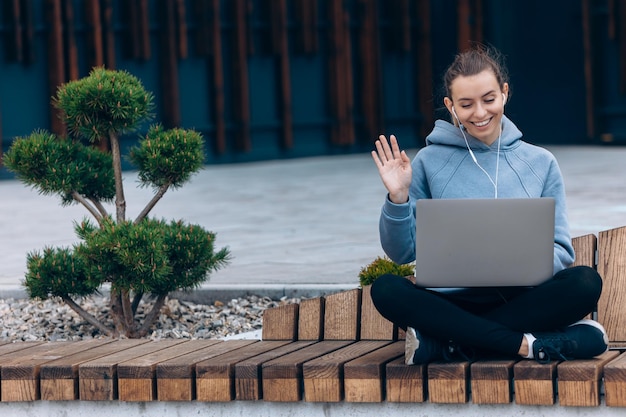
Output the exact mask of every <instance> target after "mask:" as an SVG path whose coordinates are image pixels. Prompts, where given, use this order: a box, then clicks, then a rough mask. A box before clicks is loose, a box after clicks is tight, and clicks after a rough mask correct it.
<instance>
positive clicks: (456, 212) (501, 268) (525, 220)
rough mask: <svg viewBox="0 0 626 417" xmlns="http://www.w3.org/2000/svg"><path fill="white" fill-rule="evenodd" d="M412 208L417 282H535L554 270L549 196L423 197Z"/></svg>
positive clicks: (430, 284) (476, 284) (437, 284)
mask: <svg viewBox="0 0 626 417" xmlns="http://www.w3.org/2000/svg"><path fill="white" fill-rule="evenodd" d="M416 213H417V215H416V219H417V221H416V223H417V227H416V234H415V246H416V248H415V249H416V263H415V280H416V283H417V285H420V286H423V287H433V288H436V287H455V288H456V287H504V286H535V285H538V284H540V283H542V282H544V281H546V280H547V279H549V278H551V277H552V275H553V257H554V199H553V198H520V199H517V198H502V199H422V200H418V201H417V204H416Z"/></svg>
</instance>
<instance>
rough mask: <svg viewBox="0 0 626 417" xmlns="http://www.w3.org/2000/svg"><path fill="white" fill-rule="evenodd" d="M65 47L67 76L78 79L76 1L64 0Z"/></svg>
mask: <svg viewBox="0 0 626 417" xmlns="http://www.w3.org/2000/svg"><path fill="white" fill-rule="evenodd" d="M63 23H64V34H65V36H64V38H63V43H64V48H65V51H66V53H65V56H66V61H67V77H68V79H69V80H78V78H79V77H80V72H79V68H78V47H77V46H76V27H75V16H74V2H73V1H72V0H63Z"/></svg>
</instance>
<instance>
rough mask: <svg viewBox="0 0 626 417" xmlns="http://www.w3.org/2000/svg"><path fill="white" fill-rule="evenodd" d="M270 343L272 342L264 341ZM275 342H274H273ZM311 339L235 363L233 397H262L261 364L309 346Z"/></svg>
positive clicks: (252, 398) (253, 398) (241, 398)
mask: <svg viewBox="0 0 626 417" xmlns="http://www.w3.org/2000/svg"><path fill="white" fill-rule="evenodd" d="M266 343H272V342H266ZM275 343H276V342H275ZM313 343H314V342H312V341H301V342H292V343H288V344H286V345H283V346H281V347H279V348H276V349H272V350H270V351H268V352H265V353H263V354H261V355H258V356H255V357H253V358H250V359H247V360H244V361H241V362H239V363H237V364H235V398H236V399H237V400H260V399H262V398H263V375H262V366H263V364H264V363H265V362H269V361H271V360H272V359H276V358H279V357H281V356H284V355H287V354H289V353H291V352H294V351H296V350H299V349H302V348H305V347H307V346H311V345H312V344H313Z"/></svg>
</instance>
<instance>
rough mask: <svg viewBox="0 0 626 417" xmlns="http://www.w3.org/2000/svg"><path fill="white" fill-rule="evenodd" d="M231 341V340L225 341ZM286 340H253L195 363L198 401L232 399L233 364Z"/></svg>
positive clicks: (283, 343) (233, 387) (234, 393)
mask: <svg viewBox="0 0 626 417" xmlns="http://www.w3.org/2000/svg"><path fill="white" fill-rule="evenodd" d="M225 343H232V342H225ZM288 343H289V342H287V341H273V342H265V341H261V342H259V341H254V343H252V344H248V345H245V346H242V347H240V348H237V349H230V350H229V351H228V352H227V353H225V354H223V355H219V356H217V357H214V358H211V359H207V360H205V361H202V362H199V363H197V364H196V398H197V400H198V401H214V402H215V401H232V400H234V399H235V398H236V392H235V365H236V364H237V363H239V362H242V361H245V360H246V359H249V358H252V357H255V356H258V355H261V354H264V353H267V351H268V350H272V349H276V348H279V347H282V346H285V345H287V344H288Z"/></svg>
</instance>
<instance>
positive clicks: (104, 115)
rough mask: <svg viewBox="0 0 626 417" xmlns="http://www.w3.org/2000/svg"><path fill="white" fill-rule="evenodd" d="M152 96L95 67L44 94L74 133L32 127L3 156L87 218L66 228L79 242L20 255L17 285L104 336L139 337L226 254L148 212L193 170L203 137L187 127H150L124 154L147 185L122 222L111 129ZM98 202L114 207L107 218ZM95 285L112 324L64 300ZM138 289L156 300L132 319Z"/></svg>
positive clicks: (145, 108) (143, 112) (120, 74)
mask: <svg viewBox="0 0 626 417" xmlns="http://www.w3.org/2000/svg"><path fill="white" fill-rule="evenodd" d="M152 100H153V98H152V95H151V94H150V93H148V92H146V91H145V90H144V88H143V86H142V85H141V83H140V82H139V80H138V79H137V78H135V77H134V76H132V75H130V74H129V73H127V72H124V71H109V70H105V69H104V68H95V69H93V71H92V72H91V73H90V74H89V76H87V77H85V78H82V79H80V80H77V81H72V82H69V83H67V84H64V85H63V86H61V87H60V88H59V89H58V92H57V97H56V98H55V99H54V100H53V101H54V104H55V105H56V106H57V107H58V108H59V109H61V110H62V111H63V117H64V121H65V122H66V123H67V126H68V130H69V132H70V133H71V134H72V136H73V137H74V139H70V138H58V137H56V136H55V135H54V134H51V133H48V132H45V131H35V132H33V133H32V134H31V135H30V136H29V137H26V138H18V139H17V140H15V141H14V142H13V144H12V146H11V148H10V149H9V151H8V152H7V153H6V154H5V158H4V161H5V164H6V166H7V167H8V168H9V169H10V170H12V171H14V172H15V173H16V174H17V175H18V177H19V178H20V179H21V180H22V181H23V182H25V183H26V184H28V185H30V186H33V187H34V188H36V189H38V190H39V191H40V192H41V193H42V194H59V195H61V197H62V199H63V203H64V204H69V203H71V202H79V203H80V204H82V205H83V206H84V207H85V208H86V209H87V210H88V211H89V212H90V213H91V215H92V216H93V217H94V218H95V220H96V221H97V224H96V223H91V222H89V221H88V220H84V221H82V222H81V223H80V224H76V225H75V232H76V234H77V235H78V237H79V238H80V240H81V242H80V243H78V244H75V245H74V246H73V248H46V249H44V250H43V252H41V253H40V252H33V253H30V254H28V261H27V264H28V265H27V267H28V272H27V274H26V277H25V280H24V285H25V286H26V288H27V291H28V292H29V295H30V296H31V297H33V298H42V299H45V298H49V297H61V298H62V299H63V300H64V301H65V302H66V303H67V304H68V305H69V306H70V307H71V308H72V309H74V310H75V311H76V312H77V313H78V314H79V315H81V316H82V317H83V318H85V319H86V320H87V321H88V322H89V323H91V324H93V325H94V326H96V327H97V328H98V329H99V330H100V331H102V332H103V333H105V334H109V335H119V334H120V333H121V334H124V335H126V336H128V337H141V336H142V335H145V333H146V332H147V330H148V328H149V326H150V325H151V324H152V323H153V322H154V320H155V319H156V317H158V313H159V311H160V309H161V306H162V305H163V303H164V301H165V296H166V295H167V294H168V293H169V292H171V291H175V290H188V289H193V288H195V287H198V286H199V285H200V284H201V283H202V282H203V281H205V280H206V279H207V278H208V275H209V273H210V272H212V271H215V270H217V269H219V268H221V267H223V266H225V265H226V264H227V263H228V261H229V259H230V252H229V250H228V248H222V249H220V250H217V251H216V249H215V247H214V243H215V234H214V233H212V232H209V231H206V230H205V229H203V228H202V227H201V226H198V225H190V224H186V223H184V222H182V221H171V222H166V221H164V220H155V219H151V218H149V217H148V214H149V213H150V210H151V209H152V208H153V207H154V205H155V204H156V203H157V202H158V201H159V199H160V198H162V196H163V194H164V193H165V192H166V191H167V189H168V188H169V187H174V188H176V187H180V186H182V184H183V183H185V182H186V181H188V180H189V178H190V177H191V175H192V174H193V173H195V172H197V171H198V170H200V169H201V167H202V164H203V161H204V149H203V147H204V142H203V138H202V136H201V135H200V134H199V133H198V132H195V131H193V130H184V129H171V130H164V129H163V128H162V127H161V126H159V125H157V126H154V127H152V128H150V129H149V131H148V133H147V135H146V137H145V138H143V139H142V140H141V141H140V142H139V145H138V146H137V147H135V148H133V149H132V150H131V152H130V155H129V159H130V160H131V162H133V163H134V164H136V165H137V166H138V169H139V179H140V181H141V184H142V185H143V186H153V187H155V188H156V189H157V191H156V193H155V195H154V197H153V198H152V199H151V200H150V202H149V203H148V204H147V205H146V206H145V208H144V209H143V210H142V211H141V213H140V215H139V216H138V217H137V218H136V219H135V220H134V221H129V220H126V214H125V210H126V204H127V202H126V201H125V199H124V197H123V196H124V193H123V188H124V185H123V181H122V175H121V170H122V168H121V153H120V152H119V149H120V147H119V134H121V133H125V132H130V131H132V130H134V129H136V128H137V127H138V124H139V123H140V122H141V121H143V120H144V119H147V117H148V113H149V111H150V110H151V107H152ZM80 137H85V138H87V139H89V141H91V142H95V141H97V140H100V139H102V138H108V139H109V141H110V144H111V150H112V153H111V154H109V153H107V152H103V151H100V150H98V149H96V148H95V147H93V146H85V145H83V144H82V143H81V141H80V140H79V138H80ZM113 200H114V201H113ZM103 201H113V202H114V203H115V214H116V217H115V219H113V217H112V216H111V215H110V214H109V213H108V211H107V208H106V207H105V206H104V205H103V204H102V202H103ZM104 284H110V288H111V305H110V306H109V307H110V308H109V312H110V314H111V315H112V318H113V322H114V323H115V324H114V328H109V327H107V325H105V324H104V323H103V322H100V321H99V320H98V319H96V318H95V317H94V316H93V315H91V314H90V313H88V312H86V311H85V310H84V309H82V308H81V307H80V305H78V304H77V303H76V302H75V301H74V300H73V299H72V298H73V297H82V296H85V295H90V294H93V293H95V292H97V291H98V289H99V288H100V287H101V286H102V285H104ZM144 294H153V295H157V297H156V302H155V303H154V305H153V307H152V311H151V312H150V313H148V314H146V315H145V316H143V318H142V317H140V316H137V317H135V315H136V314H137V310H136V309H137V306H138V305H139V303H140V302H141V299H142V297H143V296H144ZM131 297H132V300H131ZM141 320H145V322H144V323H143V324H141V323H140V321H141Z"/></svg>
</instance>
